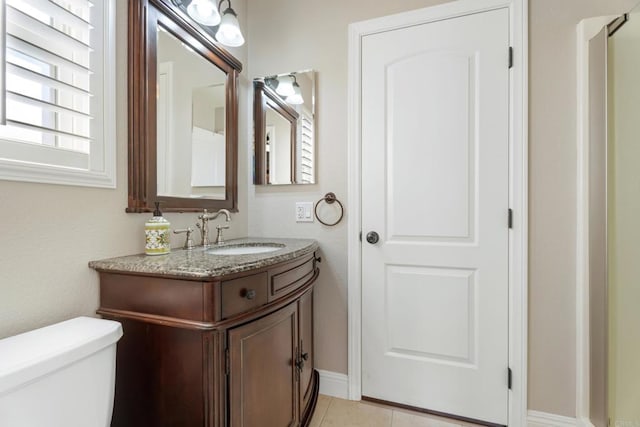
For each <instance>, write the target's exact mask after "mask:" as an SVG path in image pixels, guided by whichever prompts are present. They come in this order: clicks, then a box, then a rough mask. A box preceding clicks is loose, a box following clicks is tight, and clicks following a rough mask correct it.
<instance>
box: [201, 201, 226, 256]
mask: <svg viewBox="0 0 640 427" xmlns="http://www.w3.org/2000/svg"><path fill="white" fill-rule="evenodd" d="M220 214H224V216H225V221H226V222H231V213H230V212H229V211H228V210H226V209H220V210H219V211H218V212H215V213H209V212H207V210H206V209H205V210H204V211H203V212H202V215H199V216H198V219H199V220H200V223H198V224H196V226H197V227H198V229H200V237H202V246H204V247H205V248H208V247H209V246H211V242H210V241H209V220H211V219H216V218H217V217H218V216H219V215H220ZM225 228H229V226H225V227H222V226H217V227H216V229H217V230H218V236H217V237H216V245H221V244H223V243H224V239H223V238H222V230H223V229H225Z"/></svg>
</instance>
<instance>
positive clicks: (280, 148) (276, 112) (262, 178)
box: [253, 81, 298, 184]
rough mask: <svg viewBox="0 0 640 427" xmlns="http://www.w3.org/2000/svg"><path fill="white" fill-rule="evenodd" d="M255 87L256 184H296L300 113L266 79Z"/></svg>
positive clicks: (255, 82) (254, 85)
mask: <svg viewBox="0 0 640 427" xmlns="http://www.w3.org/2000/svg"><path fill="white" fill-rule="evenodd" d="M253 90H254V125H255V129H254V137H255V153H256V154H255V156H256V157H255V162H256V165H255V184H293V183H294V182H295V177H296V160H295V156H296V150H295V142H296V140H297V126H296V124H297V122H298V113H297V112H296V111H295V110H294V109H293V108H292V107H291V106H290V105H288V104H287V103H286V102H285V101H284V100H283V99H282V98H280V97H279V96H278V94H277V93H276V92H275V91H273V90H272V89H271V88H270V87H269V86H267V85H266V84H265V83H264V82H262V81H254V82H253Z"/></svg>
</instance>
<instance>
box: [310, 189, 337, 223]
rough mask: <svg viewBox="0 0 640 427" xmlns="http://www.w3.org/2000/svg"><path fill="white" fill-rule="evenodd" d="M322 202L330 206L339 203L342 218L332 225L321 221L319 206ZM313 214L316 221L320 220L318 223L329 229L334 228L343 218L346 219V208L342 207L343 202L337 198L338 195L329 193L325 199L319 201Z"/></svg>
mask: <svg viewBox="0 0 640 427" xmlns="http://www.w3.org/2000/svg"><path fill="white" fill-rule="evenodd" d="M320 202H325V203H326V204H328V205H331V204H333V203H334V202H337V203H338V205H339V206H340V217H339V218H338V219H337V220H336V221H335V222H332V223H327V222H324V221H323V220H321V219H320V217H319V216H318V205H319V204H320ZM313 213H314V215H315V216H316V219H317V220H318V222H320V224H323V225H326V226H328V227H333V226H334V225H336V224H337V223H339V222H340V221H342V217H344V206H342V202H340V200H338V198H337V197H336V195H335V194H334V193H331V192H329V193H327V194H325V195H324V197H323V198H322V199H320V200H318V201H317V202H316V205H315V207H314V209H313Z"/></svg>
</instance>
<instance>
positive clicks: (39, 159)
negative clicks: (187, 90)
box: [0, 0, 115, 188]
mask: <svg viewBox="0 0 640 427" xmlns="http://www.w3.org/2000/svg"><path fill="white" fill-rule="evenodd" d="M2 3H6V4H5V5H4V6H5V10H4V13H5V16H4V18H5V20H3V22H4V23H5V25H6V28H5V29H4V31H3V32H2V33H3V34H4V35H5V40H4V41H5V44H6V49H4V54H5V57H4V59H3V60H2V63H3V65H4V91H3V92H4V93H3V94H2V97H3V101H4V103H5V109H4V119H5V120H4V125H0V178H2V179H9V180H20V181H35V182H47V183H56V184H69V185H85V186H95V187H110V188H114V187H115V135H114V129H115V110H114V93H115V68H114V64H115V54H114V52H115V43H114V36H115V32H114V28H113V24H114V6H115V1H114V0H0V4H2ZM0 59H2V58H0Z"/></svg>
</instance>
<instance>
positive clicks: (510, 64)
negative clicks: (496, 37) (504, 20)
mask: <svg viewBox="0 0 640 427" xmlns="http://www.w3.org/2000/svg"><path fill="white" fill-rule="evenodd" d="M509 68H513V47H511V46H509Z"/></svg>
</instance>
